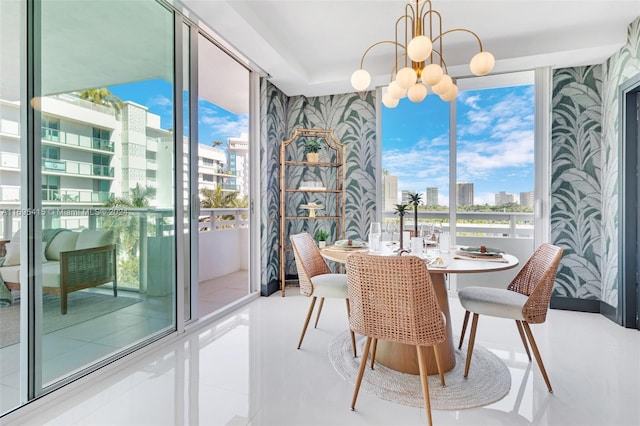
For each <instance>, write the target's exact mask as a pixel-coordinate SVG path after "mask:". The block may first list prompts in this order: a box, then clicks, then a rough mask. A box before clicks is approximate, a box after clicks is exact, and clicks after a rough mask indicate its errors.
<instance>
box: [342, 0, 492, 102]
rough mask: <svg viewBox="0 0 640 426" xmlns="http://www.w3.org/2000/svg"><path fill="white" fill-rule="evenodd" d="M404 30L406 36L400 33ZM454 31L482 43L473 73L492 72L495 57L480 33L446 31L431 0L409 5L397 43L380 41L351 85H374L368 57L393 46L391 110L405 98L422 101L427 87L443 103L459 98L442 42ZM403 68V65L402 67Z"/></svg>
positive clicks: (360, 88) (358, 87)
mask: <svg viewBox="0 0 640 426" xmlns="http://www.w3.org/2000/svg"><path fill="white" fill-rule="evenodd" d="M412 3H414V4H412ZM402 24H404V25H402ZM403 26H404V28H402V27H403ZM402 29H404V34H402V33H401V32H400V30H402ZM454 32H465V33H468V34H471V35H472V36H473V37H474V38H475V39H476V41H477V42H478V47H479V50H480V51H479V52H478V53H477V54H476V55H475V56H474V57H473V58H472V59H471V61H470V62H469V69H470V70H471V72H472V73H473V74H475V75H486V74H488V73H489V72H491V70H492V69H493V66H494V65H495V58H494V57H493V55H492V54H491V53H489V52H487V51H485V50H484V49H483V47H482V41H481V40H480V37H478V35H477V34H476V33H474V32H473V31H471V30H468V29H466V28H455V29H451V30H447V31H444V32H443V31H442V16H441V15H440V12H438V11H437V10H434V9H433V8H432V6H431V0H411V2H410V3H407V4H406V6H405V10H404V15H401V16H400V17H399V18H398V20H397V21H396V31H395V40H384V41H379V42H377V43H374V44H372V45H371V46H369V47H368V48H367V50H365V52H364V54H363V55H362V59H361V60H360V69H358V70H356V71H355V72H354V73H353V74H352V75H351V85H352V86H353V88H354V89H356V90H358V91H363V90H366V89H367V88H368V87H369V84H371V75H370V74H369V72H368V71H367V70H365V69H364V59H365V57H366V56H367V54H368V53H369V52H370V51H371V49H373V48H374V47H377V46H380V45H382V44H393V45H394V46H395V59H394V66H393V69H392V70H391V75H390V83H389V86H388V88H387V91H386V93H385V94H384V96H383V97H382V103H383V104H384V105H385V106H386V107H387V108H394V107H395V106H396V105H398V102H399V101H400V99H401V98H403V97H405V96H407V97H408V98H409V99H410V100H411V101H412V102H421V101H422V100H423V99H424V98H425V97H426V96H427V86H429V87H431V90H432V91H433V92H434V93H436V94H437V95H439V96H440V98H441V99H442V100H443V101H446V102H449V101H452V100H454V99H455V98H456V96H458V87H457V86H456V84H455V83H454V82H453V80H452V78H451V77H450V76H449V75H448V70H447V64H446V62H445V60H444V54H443V50H444V47H443V43H442V39H443V37H444V36H445V35H447V34H450V33H454ZM401 42H403V43H401ZM399 65H403V66H402V68H399ZM394 77H395V78H394Z"/></svg>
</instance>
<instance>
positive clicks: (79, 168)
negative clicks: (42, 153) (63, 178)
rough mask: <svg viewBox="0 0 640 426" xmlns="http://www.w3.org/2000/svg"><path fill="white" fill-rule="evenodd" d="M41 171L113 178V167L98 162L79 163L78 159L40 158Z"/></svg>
mask: <svg viewBox="0 0 640 426" xmlns="http://www.w3.org/2000/svg"><path fill="white" fill-rule="evenodd" d="M42 171H43V172H51V173H60V174H68V175H77V176H88V177H106V178H113V176H114V172H115V171H114V168H113V167H110V166H101V165H99V164H92V163H81V162H78V161H65V160H55V159H51V158H44V159H42Z"/></svg>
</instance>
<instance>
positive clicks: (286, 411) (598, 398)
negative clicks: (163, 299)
mask: <svg viewBox="0 0 640 426" xmlns="http://www.w3.org/2000/svg"><path fill="white" fill-rule="evenodd" d="M450 303H451V311H452V320H453V326H454V330H456V331H455V332H454V333H457V332H459V329H460V324H461V320H462V316H463V311H462V309H461V308H460V306H459V303H458V300H457V299H456V298H455V297H452V298H451V301H450ZM307 306H308V299H307V298H305V297H302V296H299V295H297V294H296V292H295V291H294V290H292V291H289V290H288V291H287V297H285V298H282V297H280V296H279V295H274V296H271V297H268V298H259V299H257V300H256V301H254V302H251V303H250V304H249V305H247V306H245V307H243V308H241V309H239V310H237V311H236V312H234V313H232V314H231V315H228V316H226V317H225V318H223V319H221V320H218V321H216V322H214V323H212V324H210V325H207V326H205V327H204V328H200V329H199V330H198V331H197V332H193V333H190V334H188V335H185V336H182V337H180V338H178V339H175V340H173V341H172V342H170V343H166V344H164V345H163V346H162V347H160V348H159V349H157V350H154V351H153V352H152V353H149V354H147V355H145V356H144V357H142V358H138V359H136V360H135V361H131V362H127V364H126V365H125V366H124V367H120V368H118V369H113V370H114V371H113V372H112V374H108V375H104V374H103V375H101V376H100V377H99V378H94V379H93V380H88V382H89V383H90V385H82V386H80V387H74V389H73V391H71V392H67V395H64V396H63V397H60V398H57V399H55V400H52V401H51V402H50V403H48V404H46V405H42V404H40V405H41V406H40V407H38V408H37V409H31V410H29V411H30V413H29V414H28V415H26V416H21V417H17V416H12V417H11V418H9V419H8V422H10V423H11V424H28V425H32V424H33V425H41V424H47V425H136V426H137V425H183V424H185V425H186V424H189V425H199V424H201V425H413V424H425V422H426V416H425V414H424V410H423V409H420V408H412V407H406V406H402V405H398V404H394V403H391V402H388V401H384V400H381V399H378V398H377V397H375V396H373V395H371V394H367V393H365V392H361V393H360V396H359V398H358V405H357V410H356V411H355V412H351V411H350V410H349V404H350V400H351V396H352V392H353V386H352V385H351V384H348V383H346V382H344V381H343V379H342V378H341V377H340V376H339V375H338V374H337V373H336V372H335V371H334V370H333V368H332V366H331V364H330V362H329V359H328V356H327V348H328V345H329V343H330V342H331V340H332V339H333V337H334V336H336V335H337V334H339V333H340V332H342V331H344V330H345V329H346V327H347V322H346V313H345V307H344V303H343V302H342V301H338V300H328V301H327V302H326V303H325V306H324V310H323V316H322V318H321V320H320V324H319V327H318V329H315V330H313V329H312V330H309V331H308V334H307V336H306V337H305V342H304V344H303V347H302V349H301V350H296V343H297V339H298V336H299V333H300V328H301V325H302V321H303V318H304V315H305V313H306V309H307ZM533 332H534V334H535V335H536V338H537V341H538V344H539V346H540V349H541V352H542V356H543V359H544V361H545V363H546V367H547V370H548V372H549V374H550V378H551V382H552V384H553V387H554V393H553V394H549V393H548V392H547V391H546V387H545V384H544V381H543V380H542V377H541V375H540V372H539V370H538V368H537V366H536V365H535V364H533V365H531V364H529V363H528V362H526V355H525V354H524V350H523V347H522V343H521V342H520V338H519V336H518V333H517V330H516V328H515V325H514V324H513V323H512V322H511V321H506V320H500V319H492V318H485V317H482V318H481V319H480V323H479V329H478V336H477V342H478V344H481V345H483V346H485V347H487V348H489V349H491V350H492V351H493V352H494V353H496V354H497V355H498V356H499V357H501V358H502V359H503V360H504V362H505V363H506V364H507V365H508V367H509V370H510V372H511V375H512V385H511V386H512V388H511V391H510V392H509V394H508V395H507V396H506V397H505V398H504V399H503V400H501V401H499V402H496V403H494V404H492V405H490V406H486V407H482V408H475V409H469V410H461V411H434V412H433V415H434V424H436V425H446V424H457V425H498V424H500V425H519V424H523V425H529V424H534V425H563V426H564V425H638V424H640V404H639V403H638V401H640V332H638V331H637V330H630V329H624V328H621V327H619V326H617V325H616V324H614V323H612V322H611V321H609V320H607V319H605V318H604V317H602V316H600V315H597V314H585V313H577V312H568V311H556V310H552V311H550V313H549V316H548V320H547V323H545V324H543V325H537V326H533ZM116 370H117V371H116ZM24 411H26V410H24ZM21 414H22V413H21ZM3 420H7V419H3Z"/></svg>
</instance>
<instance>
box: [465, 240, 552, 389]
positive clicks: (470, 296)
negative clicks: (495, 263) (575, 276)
mask: <svg viewBox="0 0 640 426" xmlns="http://www.w3.org/2000/svg"><path fill="white" fill-rule="evenodd" d="M561 258H562V249H561V248H560V247H556V246H553V245H551V244H542V245H541V246H540V247H538V248H537V249H536V251H535V252H534V253H533V254H532V255H531V257H530V258H529V260H527V263H525V265H524V266H523V267H522V269H521V270H520V272H518V275H516V277H515V278H514V279H513V281H511V283H510V284H509V286H508V287H507V288H506V289H499V288H484V287H468V288H465V289H462V290H460V291H459V292H458V298H459V299H460V304H462V306H463V307H464V308H465V310H466V312H465V314H464V321H463V324H462V332H461V333H460V344H459V345H458V348H459V349H460V348H462V342H463V340H464V334H465V331H466V330H467V323H468V322H469V314H470V313H471V312H473V321H472V322H471V335H470V336H469V347H468V349H467V362H466V365H465V370H464V377H467V376H468V375H469V366H470V365H471V356H472V355H473V345H474V342H475V338H476V329H477V327H478V316H479V315H480V314H482V315H489V316H492V317H499V318H508V319H512V320H515V322H516V327H517V328H518V332H519V333H520V339H521V340H522V343H523V344H524V348H525V351H526V352H527V356H528V357H529V361H531V354H530V353H529V346H528V345H527V339H528V340H529V343H530V344H531V349H532V350H533V354H534V356H535V357H536V361H537V362H538V367H540V371H541V372H542V377H543V378H544V381H545V383H546V384H547V389H549V392H553V390H552V388H551V382H550V381H549V377H548V376H547V371H546V370H545V368H544V364H543V363H542V358H541V357H540V352H539V351H538V346H537V345H536V341H535V339H534V338H533V333H532V332H531V328H530V327H529V324H540V323H543V322H544V321H545V320H546V318H547V311H548V310H549V300H550V299H551V292H552V291H553V283H554V282H555V278H556V274H557V272H558V265H559V264H560V259H561Z"/></svg>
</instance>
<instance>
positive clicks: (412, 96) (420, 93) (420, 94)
mask: <svg viewBox="0 0 640 426" xmlns="http://www.w3.org/2000/svg"><path fill="white" fill-rule="evenodd" d="M426 96H427V88H426V86H425V85H424V84H422V83H416V84H414V85H413V86H411V87H410V88H409V91H408V92H407V97H408V98H409V100H410V101H411V102H415V103H418V102H422V100H423V99H424V98H425V97H426Z"/></svg>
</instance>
